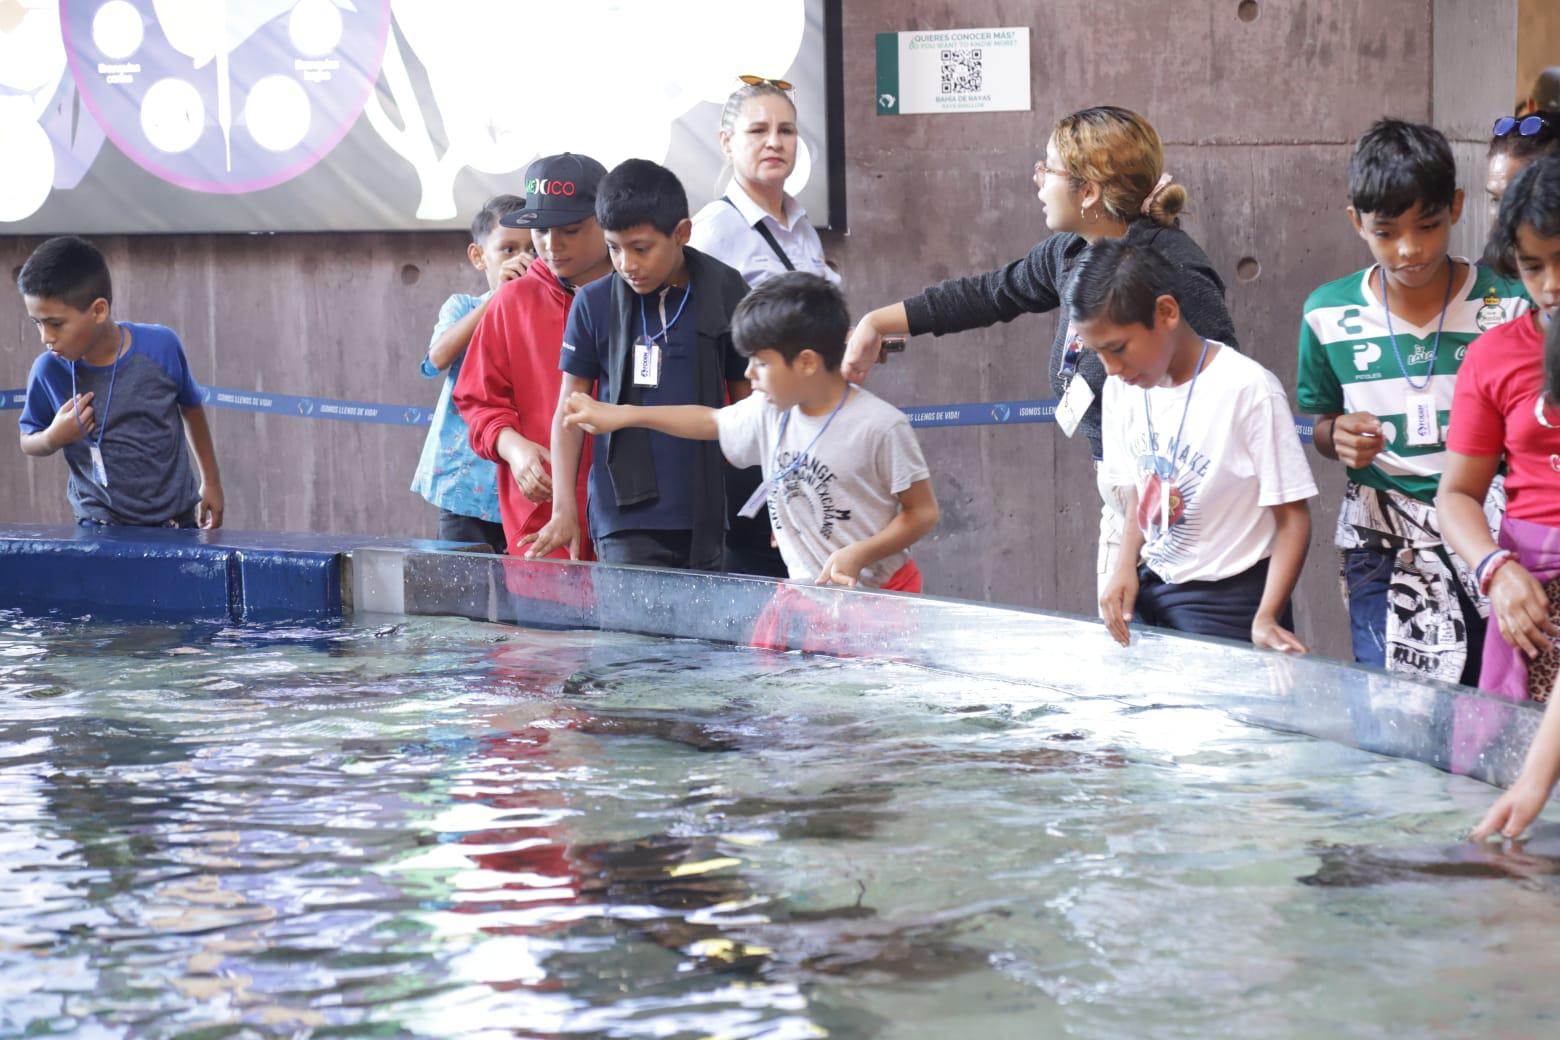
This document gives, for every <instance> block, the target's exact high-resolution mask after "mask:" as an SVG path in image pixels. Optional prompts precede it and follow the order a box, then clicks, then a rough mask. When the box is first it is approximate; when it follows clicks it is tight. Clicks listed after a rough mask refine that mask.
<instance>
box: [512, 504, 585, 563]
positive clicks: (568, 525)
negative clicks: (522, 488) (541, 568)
mask: <svg viewBox="0 0 1560 1040" xmlns="http://www.w3.org/2000/svg"><path fill="white" fill-rule="evenodd" d="M580 543H581V537H580V521H579V518H578V517H575V516H571V515H568V514H567V513H565V512H564V511H563V510H561V509H554V510H553V515H552V519H550V520H548V521H547V523H546V524H544V525H543V526H542V529H541V530H540V531H537V532H536V533H535V534H527V535H522V536H521V537H520V541H519V543H518V544H519V545H520V546H521V547H524V548H525V558H526V559H528V560H540V559H542V558H543V557H544V556H550V555H551V554H552V553H554V552H556V551H557V550H559V549H562V548H564V547H565V546H567V547H568V550H569V559H571V560H577V559H579V558H580Z"/></svg>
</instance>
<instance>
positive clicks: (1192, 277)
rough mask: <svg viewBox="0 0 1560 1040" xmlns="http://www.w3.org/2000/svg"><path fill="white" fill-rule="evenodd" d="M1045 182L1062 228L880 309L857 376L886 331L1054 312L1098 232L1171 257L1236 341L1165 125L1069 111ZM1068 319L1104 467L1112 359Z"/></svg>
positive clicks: (1058, 374) (1114, 510) (1072, 414)
mask: <svg viewBox="0 0 1560 1040" xmlns="http://www.w3.org/2000/svg"><path fill="white" fill-rule="evenodd" d="M1034 181H1035V187H1036V188H1038V189H1039V198H1040V204H1041V206H1042V207H1044V209H1045V224H1046V227H1047V228H1049V229H1050V230H1051V231H1052V232H1054V234H1052V235H1051V236H1050V237H1049V238H1047V239H1045V240H1044V241H1043V242H1041V243H1040V244H1039V245H1037V246H1035V247H1034V248H1033V249H1031V250H1030V251H1029V254H1028V255H1027V256H1025V257H1021V258H1020V259H1018V260H1015V261H1013V262H1012V263H1010V264H1008V265H1007V266H1006V267H1003V268H1002V269H1000V270H997V271H991V272H988V273H987V274H983V275H975V276H972V277H968V278H955V279H952V280H950V281H946V282H943V283H941V284H939V285H934V286H931V287H930V288H928V289H925V290H923V291H922V292H920V293H918V294H917V295H915V296H912V297H910V298H909V299H907V300H904V301H902V302H900V303H894V304H890V305H888V306H887V307H880V308H878V309H877V310H875V311H872V312H871V313H870V314H868V315H867V316H866V317H865V318H863V319H862V320H861V323H860V324H859V325H857V326H856V330H855V332H854V333H852V335H851V338H850V344H849V347H848V348H847V350H846V352H845V375H846V377H847V378H849V379H850V380H852V381H854V382H864V381H865V380H866V378H867V376H868V374H870V372H871V370H872V365H873V364H874V363H875V362H876V361H877V358H878V354H879V352H880V350H881V348H882V342H883V337H884V336H886V335H889V334H893V333H910V334H912V335H918V334H920V333H924V332H930V333H932V334H934V335H938V336H941V335H945V334H947V333H950V332H962V331H964V330H966V329H978V328H985V327H987V326H990V325H995V324H997V323H999V322H1005V321H1012V320H1013V319H1014V318H1016V317H1018V316H1019V315H1020V314H1024V313H1034V314H1038V313H1043V312H1046V311H1050V310H1054V309H1055V308H1056V307H1058V306H1060V304H1061V287H1062V286H1063V285H1064V284H1066V281H1067V277H1068V274H1069V273H1070V272H1071V270H1072V268H1073V265H1074V264H1075V263H1077V260H1078V257H1079V255H1080V254H1081V253H1082V252H1083V250H1084V249H1085V247H1087V246H1088V245H1089V243H1091V242H1098V241H1101V240H1103V239H1110V238H1124V239H1126V240H1127V241H1128V242H1131V243H1133V244H1134V245H1144V246H1148V247H1151V248H1152V249H1154V250H1155V251H1157V252H1159V253H1160V254H1161V255H1163V256H1164V257H1165V258H1166V259H1167V260H1168V261H1169V262H1170V264H1171V266H1172V268H1173V269H1174V272H1175V278H1174V288H1175V295H1176V299H1177V300H1179V301H1180V304H1181V307H1182V308H1183V310H1184V319H1185V321H1187V322H1189V323H1190V324H1191V326H1192V327H1193V328H1195V329H1196V330H1197V331H1198V332H1199V333H1201V334H1203V335H1205V336H1210V337H1212V338H1213V339H1215V340H1218V341H1219V342H1221V343H1225V344H1228V345H1230V346H1234V345H1235V327H1234V325H1233V324H1232V323H1231V321H1230V315H1229V311H1227V310H1226V309H1225V306H1224V283H1223V282H1222V281H1220V280H1219V276H1218V275H1217V274H1216V273H1215V272H1214V270H1213V265H1212V264H1210V263H1209V262H1208V258H1207V256H1205V255H1204V254H1203V251H1202V249H1200V248H1199V247H1198V245H1197V243H1196V242H1193V241H1192V239H1191V238H1190V237H1189V236H1188V235H1187V234H1186V233H1185V232H1183V231H1181V230H1180V226H1179V223H1178V221H1177V219H1176V218H1177V214H1179V213H1180V212H1181V211H1182V210H1183V209H1184V208H1185V206H1186V189H1185V188H1183V187H1181V186H1180V185H1178V184H1173V183H1171V180H1170V175H1169V174H1168V173H1165V172H1164V152H1163V147H1162V145H1161V144H1160V140H1159V134H1158V133H1156V132H1155V130H1154V128H1153V127H1152V126H1150V125H1149V124H1148V121H1147V120H1145V119H1144V118H1143V117H1142V116H1139V115H1137V114H1136V113H1133V112H1129V111H1127V110H1126V109H1124V108H1116V107H1114V106H1111V105H1105V106H1101V107H1098V108H1086V109H1084V110H1082V111H1081V112H1074V113H1073V114H1072V115H1070V116H1067V117H1065V118H1063V119H1062V120H1061V121H1060V122H1058V123H1057V124H1056V128H1055V130H1054V131H1053V132H1052V134H1051V138H1050V140H1049V141H1047V142H1046V146H1045V158H1044V159H1043V160H1042V161H1040V162H1037V163H1035V174H1034ZM1072 332H1073V330H1072V329H1071V328H1070V327H1069V326H1068V324H1067V323H1066V322H1059V323H1058V327H1057V330H1056V339H1055V341H1054V342H1053V343H1052V344H1051V357H1050V361H1049V365H1050V382H1051V389H1052V390H1053V391H1054V392H1055V393H1056V394H1057V395H1058V396H1059V397H1061V398H1062V403H1061V406H1060V407H1059V408H1058V409H1057V424H1058V425H1060V426H1061V428H1062V432H1063V433H1065V434H1066V435H1067V436H1069V437H1071V436H1072V435H1073V433H1074V432H1075V431H1076V430H1078V429H1079V428H1082V430H1083V433H1084V436H1085V437H1086V438H1088V441H1089V450H1090V452H1091V453H1092V454H1093V456H1094V460H1095V463H1096V465H1097V464H1098V463H1099V460H1100V458H1101V452H1102V448H1101V442H1100V402H1099V400H1098V398H1099V394H1100V391H1101V389H1102V388H1103V387H1104V385H1105V369H1104V367H1103V366H1102V365H1101V364H1100V362H1099V361H1098V360H1097V359H1096V358H1095V356H1094V355H1093V354H1091V353H1087V352H1083V351H1080V350H1079V349H1078V347H1077V344H1076V342H1075V338H1074V336H1073V334H1072ZM1100 491H1101V494H1102V495H1104V496H1105V502H1106V506H1105V509H1104V510H1103V511H1102V513H1101V516H1100V552H1099V557H1098V561H1097V572H1098V576H1099V582H1100V585H1101V586H1102V587H1103V583H1104V580H1105V577H1106V575H1107V574H1108V573H1109V572H1110V570H1111V566H1112V563H1113V560H1114V555H1115V551H1116V548H1117V546H1118V545H1119V543H1120V538H1121V525H1122V517H1123V515H1124V514H1123V512H1122V508H1121V507H1122V504H1121V503H1119V502H1113V501H1112V500H1111V499H1110V497H1109V496H1108V492H1107V489H1106V488H1105V487H1104V486H1103V485H1101V487H1100Z"/></svg>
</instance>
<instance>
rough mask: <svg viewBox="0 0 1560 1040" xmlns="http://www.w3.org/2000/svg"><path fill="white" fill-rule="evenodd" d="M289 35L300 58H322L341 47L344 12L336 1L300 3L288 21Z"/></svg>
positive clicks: (300, 0) (316, 0) (305, 0)
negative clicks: (305, 56) (342, 15)
mask: <svg viewBox="0 0 1560 1040" xmlns="http://www.w3.org/2000/svg"><path fill="white" fill-rule="evenodd" d="M287 35H288V36H289V37H291V38H292V43H293V46H294V47H296V48H298V52H299V53H300V54H306V55H308V56H309V57H311V58H322V57H324V56H325V55H327V54H329V53H330V52H331V51H333V50H335V49H336V45H337V44H339V43H341V11H340V9H339V8H337V7H336V2H335V0H298V3H297V5H296V6H295V7H294V8H293V9H292V14H291V15H289V16H288V17H287Z"/></svg>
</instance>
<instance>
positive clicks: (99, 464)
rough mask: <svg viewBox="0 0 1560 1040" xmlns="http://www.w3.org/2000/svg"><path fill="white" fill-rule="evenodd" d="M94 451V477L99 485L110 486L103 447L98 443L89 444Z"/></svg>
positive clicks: (89, 449) (89, 447)
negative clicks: (104, 463)
mask: <svg viewBox="0 0 1560 1040" xmlns="http://www.w3.org/2000/svg"><path fill="white" fill-rule="evenodd" d="M87 450H88V451H90V452H91V453H92V479H93V480H95V481H97V483H98V486H99V487H105V488H106V487H108V470H107V469H106V468H104V466H103V449H102V448H101V447H99V446H98V445H96V444H90V445H88V446H87Z"/></svg>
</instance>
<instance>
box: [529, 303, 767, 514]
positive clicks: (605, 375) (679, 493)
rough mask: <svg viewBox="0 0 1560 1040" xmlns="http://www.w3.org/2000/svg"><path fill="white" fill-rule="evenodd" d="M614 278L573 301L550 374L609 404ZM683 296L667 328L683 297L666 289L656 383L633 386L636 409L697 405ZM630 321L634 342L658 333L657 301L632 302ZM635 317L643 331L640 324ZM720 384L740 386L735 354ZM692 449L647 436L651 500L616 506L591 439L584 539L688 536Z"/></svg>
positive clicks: (600, 448) (693, 445) (694, 331)
mask: <svg viewBox="0 0 1560 1040" xmlns="http://www.w3.org/2000/svg"><path fill="white" fill-rule="evenodd" d="M617 278H618V276H617V275H616V274H610V275H607V276H606V277H605V278H598V279H596V280H595V281H594V282H591V283H590V284H589V285H587V286H585V287H584V288H582V289H580V290H579V291H578V292H577V293H575V295H574V305H573V306H572V307H570V308H569V323H568V325H567V326H566V327H565V329H564V332H563V352H562V357H561V358H560V359H559V362H558V367H559V368H560V369H562V370H563V371H564V372H567V373H568V374H569V375H571V376H578V377H579V378H581V379H588V380H590V381H591V382H594V383H596V384H597V391H596V396H597V397H598V398H600V399H602V400H607V399H610V398H611V397H612V396H613V393H614V390H615V386H614V384H615V382H616V381H617V380H618V379H620V378H622V376H623V373H621V372H608V371H607V370H606V359H607V355H608V350H607V344H608V342H609V340H610V339H611V335H612V328H613V326H614V324H615V323H616V318H615V316H614V315H613V313H612V290H613V284H614V283H615V282H616V281H617ZM689 290H691V291H692V292H693V294H694V296H695V300H691V301H689V304H688V306H687V307H686V308H684V309H683V312H682V316H681V317H680V318H677V320H676V321H675V322H673V321H672V318H673V317H675V316H676V315H677V310H678V307H679V306H680V305H681V304H682V302H683V298H684V296H685V295H686V292H685V290H682V289H671V290H669V291H668V292H667V294H666V319H667V321H668V322H670V323H671V325H670V328H669V329H668V330H667V334H666V336H665V338H664V339H663V338H660V337H657V339H656V342H657V343H658V344H660V345H661V379H660V384H659V385H658V386H655V387H648V386H646V387H640V388H639V393H640V399H639V403H640V404H643V405H683V404H699V403H701V402H700V401H699V399H698V386H697V382H696V377H697V371H696V367H695V359H696V354H695V351H696V350H697V349H698V344H699V337H698V326H697V324H696V322H695V320H694V308H695V303H696V302H697V296H698V292H699V287H698V286H697V285H693V284H691V283H690V285H689ZM635 310H636V312H637V313H635V314H634V315H633V317H632V321H633V327H634V330H635V338H636V339H638V338H640V337H641V336H642V335H643V333H644V329H645V327H646V326H648V328H649V331H650V334H651V335H655V334H656V333H659V332H660V331H661V306H660V299H659V296H658V294H655V293H652V294H650V295H648V296H639V297H636V303H635ZM641 314H642V315H643V319H644V324H641V322H640V318H641ZM721 367H722V369H723V370H724V371H725V373H726V378H727V379H728V380H731V379H745V378H746V372H747V359H745V358H743V357H742V356H741V355H740V354H738V353H737V352H736V351H735V350H732V349H730V348H727V356H726V357H724V358H722V359H721ZM697 452H698V442H697V441H690V440H684V439H683V438H681V437H673V436H670V435H669V434H664V433H659V432H656V431H651V433H650V454H651V457H652V459H653V460H654V463H655V478H656V488H657V490H658V491H659V494H658V495H657V497H656V498H655V499H654V500H652V501H649V502H640V503H637V504H635V505H631V506H625V507H621V508H620V507H619V506H618V504H617V494H616V492H615V491H614V489H613V487H612V474H611V472H610V471H609V470H608V468H607V439H606V437H605V436H604V435H601V434H597V435H596V436H595V438H594V440H593V442H592V453H591V467H590V485H589V495H590V505H589V511H590V518H589V522H590V533H591V537H592V538H599V537H601V536H602V535H608V534H615V533H617V532H618V531H633V530H641V531H688V530H692V529H693V517H694V503H693V477H694V471H695V468H696V466H697V464H698V462H697Z"/></svg>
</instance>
